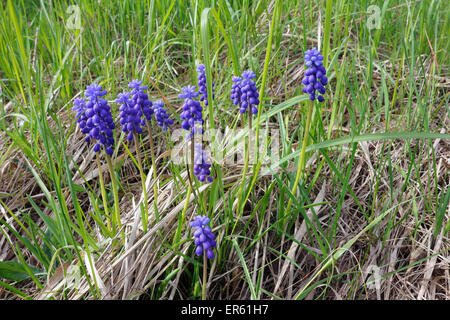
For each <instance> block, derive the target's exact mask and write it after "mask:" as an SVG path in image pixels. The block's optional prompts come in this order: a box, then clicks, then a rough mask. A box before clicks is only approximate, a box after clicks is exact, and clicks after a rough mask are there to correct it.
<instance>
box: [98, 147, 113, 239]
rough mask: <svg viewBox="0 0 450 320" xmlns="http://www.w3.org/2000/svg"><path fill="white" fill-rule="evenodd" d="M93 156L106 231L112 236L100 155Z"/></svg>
mask: <svg viewBox="0 0 450 320" xmlns="http://www.w3.org/2000/svg"><path fill="white" fill-rule="evenodd" d="M95 156H96V158H97V167H98V177H99V179H100V189H101V191H102V199H103V207H104V210H105V216H106V224H107V229H108V230H109V231H111V232H112V233H113V234H114V231H115V230H113V229H111V220H112V217H111V216H110V215H109V209H108V197H107V195H106V190H105V183H104V180H103V173H102V163H101V162H100V155H99V153H98V152H96V153H95Z"/></svg>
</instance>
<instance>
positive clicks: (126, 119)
mask: <svg viewBox="0 0 450 320" xmlns="http://www.w3.org/2000/svg"><path fill="white" fill-rule="evenodd" d="M141 84H142V81H140V80H133V81H131V82H130V83H129V84H128V87H129V88H131V89H133V90H132V91H131V92H125V93H120V94H119V96H118V98H117V99H116V100H115V102H116V103H120V104H122V106H121V107H120V108H119V111H120V124H121V125H122V131H123V132H125V133H128V134H127V139H128V140H130V141H131V140H133V134H134V133H137V134H141V133H142V126H144V125H145V121H146V120H147V121H150V120H151V118H152V114H153V108H152V105H153V104H152V102H151V101H150V100H149V99H148V95H147V94H146V93H145V92H144V90H146V89H147V86H141ZM143 116H144V118H143Z"/></svg>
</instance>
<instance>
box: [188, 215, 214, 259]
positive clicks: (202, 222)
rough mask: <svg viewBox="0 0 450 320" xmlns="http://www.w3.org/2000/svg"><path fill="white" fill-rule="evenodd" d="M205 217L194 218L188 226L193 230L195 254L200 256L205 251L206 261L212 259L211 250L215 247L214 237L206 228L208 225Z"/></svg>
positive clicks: (209, 229)
mask: <svg viewBox="0 0 450 320" xmlns="http://www.w3.org/2000/svg"><path fill="white" fill-rule="evenodd" d="M209 221H210V220H209V218H208V217H207V216H196V217H195V218H194V221H193V222H191V223H190V226H191V227H193V228H195V229H196V230H195V231H194V237H195V240H194V243H195V245H196V246H197V247H196V249H195V254H196V255H197V256H200V255H201V254H203V252H205V251H206V257H207V258H208V259H213V258H214V252H213V250H212V249H213V248H214V247H215V246H216V245H217V243H216V236H215V235H214V234H213V233H212V231H211V228H210V227H209V226H207V224H208V223H209Z"/></svg>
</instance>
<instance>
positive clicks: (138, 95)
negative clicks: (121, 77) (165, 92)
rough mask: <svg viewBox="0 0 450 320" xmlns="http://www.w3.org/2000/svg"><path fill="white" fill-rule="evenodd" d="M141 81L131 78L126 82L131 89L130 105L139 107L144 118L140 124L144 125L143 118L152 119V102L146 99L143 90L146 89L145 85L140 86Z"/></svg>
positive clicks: (146, 96)
mask: <svg viewBox="0 0 450 320" xmlns="http://www.w3.org/2000/svg"><path fill="white" fill-rule="evenodd" d="M141 84H142V81H140V80H133V81H131V82H130V83H129V84H128V87H129V88H131V89H133V90H132V91H131V94H132V98H131V101H132V104H131V105H132V106H134V108H136V109H137V108H139V109H140V110H141V112H142V114H143V115H144V117H145V119H142V120H141V125H142V126H144V125H145V120H147V121H150V120H151V119H152V114H153V108H152V106H153V103H152V102H151V101H150V100H149V99H148V95H147V94H146V93H145V92H144V90H147V86H141Z"/></svg>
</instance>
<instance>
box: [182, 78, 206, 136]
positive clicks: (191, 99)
mask: <svg viewBox="0 0 450 320" xmlns="http://www.w3.org/2000/svg"><path fill="white" fill-rule="evenodd" d="M181 90H182V91H183V93H182V94H179V95H178V97H179V98H182V99H184V104H183V112H181V115H180V119H181V120H182V123H181V127H182V128H183V129H184V130H188V131H190V132H191V133H192V134H195V133H198V132H196V131H198V129H196V127H195V125H196V124H200V125H203V115H202V111H203V108H202V106H201V104H200V102H199V101H198V100H196V98H197V97H198V95H199V93H198V92H196V91H195V87H194V86H187V87H184V88H182V89H181ZM200 133H203V129H201V130H200Z"/></svg>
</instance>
